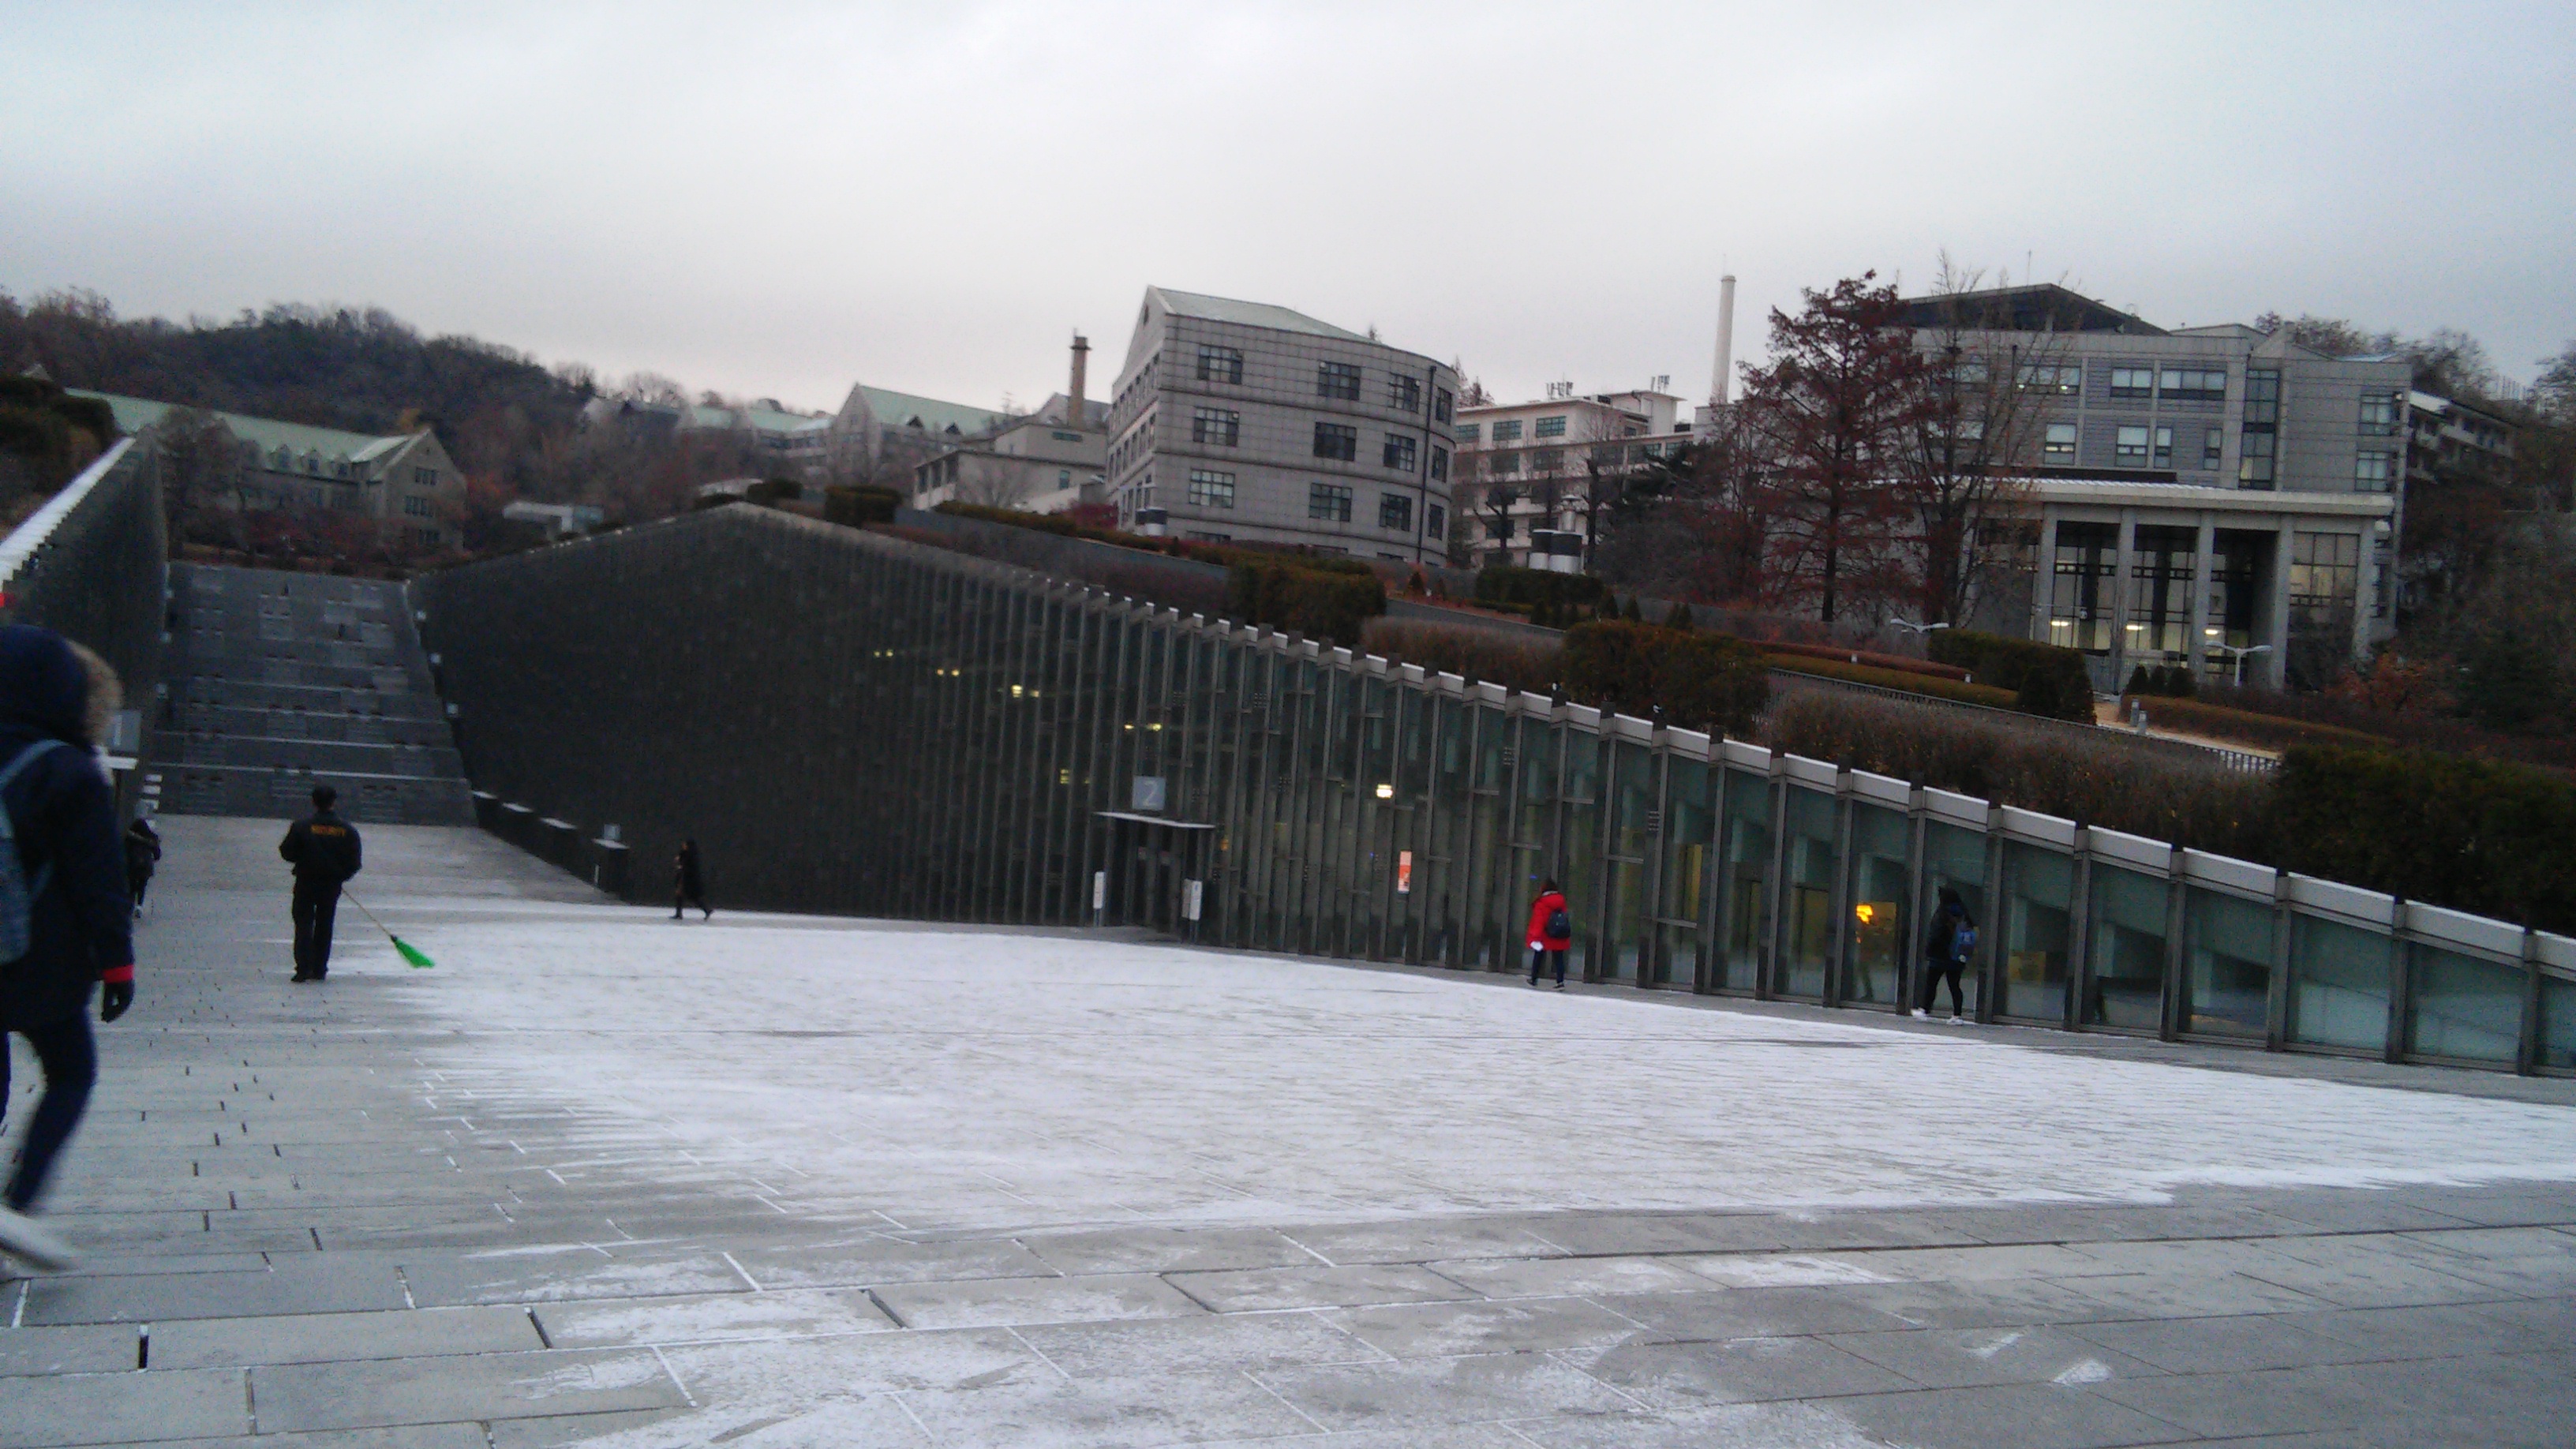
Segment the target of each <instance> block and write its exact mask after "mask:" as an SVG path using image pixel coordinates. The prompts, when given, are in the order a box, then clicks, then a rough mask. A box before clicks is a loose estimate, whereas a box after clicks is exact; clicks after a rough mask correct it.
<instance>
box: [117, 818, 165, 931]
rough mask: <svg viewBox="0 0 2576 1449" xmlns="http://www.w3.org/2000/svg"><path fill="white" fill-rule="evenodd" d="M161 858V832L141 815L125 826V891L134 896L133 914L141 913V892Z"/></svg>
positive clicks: (149, 887)
mask: <svg viewBox="0 0 2576 1449" xmlns="http://www.w3.org/2000/svg"><path fill="white" fill-rule="evenodd" d="M160 860H161V832H160V831H157V830H155V829H153V828H152V822H151V821H150V820H147V819H145V818H144V817H143V816H140V815H137V816H135V817H134V823H133V824H131V825H128V826H126V827H125V893H126V894H127V895H130V896H132V897H134V914H136V915H138V916H140V915H142V914H143V893H144V892H145V891H147V890H149V889H151V887H152V870H153V867H154V866H156V865H157V864H159V862H160Z"/></svg>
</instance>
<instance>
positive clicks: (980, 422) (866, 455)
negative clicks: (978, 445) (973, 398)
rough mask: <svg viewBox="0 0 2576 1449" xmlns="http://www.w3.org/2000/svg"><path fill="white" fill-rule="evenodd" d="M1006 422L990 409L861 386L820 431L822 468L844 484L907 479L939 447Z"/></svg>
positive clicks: (987, 432)
mask: <svg viewBox="0 0 2576 1449" xmlns="http://www.w3.org/2000/svg"><path fill="white" fill-rule="evenodd" d="M1009 421H1010V419H1009V418H1008V417H1006V416H1004V415H1003V414H1001V413H999V412H996V411H994V410H992V409H990V408H979V407H974V406H971V405H969V404H966V403H952V402H941V401H939V400H938V399H937V398H927V397H915V396H913V395H912V394H911V393H905V392H892V391H889V390H887V389H885V388H881V387H869V386H868V385H866V384H865V383H861V384H858V385H857V386H854V387H852V388H851V389H850V395H849V396H848V397H847V398H846V399H844V400H843V401H842V403H841V410H840V411H839V412H838V413H835V414H833V416H832V418H831V421H830V422H829V423H828V424H826V425H825V427H824V430H823V431H824V443H823V455H824V461H825V467H826V469H827V470H828V471H829V473H830V474H831V476H833V477H834V478H836V479H839V480H842V481H845V482H893V484H894V486H896V487H901V486H903V484H902V483H901V482H899V481H894V480H903V479H908V478H909V475H910V474H911V472H912V469H913V467H914V466H915V465H916V464H919V463H921V462H922V461H924V460H926V459H928V458H929V457H931V456H932V455H933V454H935V453H937V452H939V451H940V450H941V449H943V448H951V447H955V446H957V445H958V444H960V443H964V442H966V441H968V440H969V439H973V438H981V437H986V436H989V435H990V434H991V433H992V432H993V431H994V430H995V429H997V428H999V427H1001V426H1002V425H1003V424H1005V423H1007V422H1009Z"/></svg>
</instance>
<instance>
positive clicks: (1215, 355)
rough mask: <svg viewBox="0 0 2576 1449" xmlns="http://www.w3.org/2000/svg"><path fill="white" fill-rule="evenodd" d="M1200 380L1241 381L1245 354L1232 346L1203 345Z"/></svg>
mask: <svg viewBox="0 0 2576 1449" xmlns="http://www.w3.org/2000/svg"><path fill="white" fill-rule="evenodd" d="M1199 381H1201V382H1225V383H1241V382H1242V381H1243V354H1242V353H1241V352H1238V351H1236V350H1235V349H1233V348H1231V347H1201V348H1200V349H1199Z"/></svg>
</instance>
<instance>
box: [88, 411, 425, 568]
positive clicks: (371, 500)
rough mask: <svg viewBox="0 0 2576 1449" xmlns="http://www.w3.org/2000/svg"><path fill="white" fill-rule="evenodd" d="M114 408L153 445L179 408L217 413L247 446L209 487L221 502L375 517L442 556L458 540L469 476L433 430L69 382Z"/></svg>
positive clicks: (126, 426) (123, 425)
mask: <svg viewBox="0 0 2576 1449" xmlns="http://www.w3.org/2000/svg"><path fill="white" fill-rule="evenodd" d="M71 391H72V392H73V393H75V394H76V395H77V396H80V397H94V398H97V399H99V400H100V401H102V402H105V403H106V404H107V405H108V407H110V408H111V409H113V410H114V411H115V413H116V426H117V430H118V431H119V432H122V433H125V434H127V435H129V436H131V437H134V438H136V439H138V440H139V442H140V444H141V446H142V447H143V448H145V449H146V450H147V452H149V451H152V450H157V449H158V447H159V446H160V444H161V441H162V438H161V434H162V432H163V430H164V424H165V422H166V421H167V420H169V419H170V417H171V415H172V414H173V413H178V414H181V415H182V416H188V415H193V416H196V417H204V418H212V419H213V420H214V421H216V422H217V423H220V424H222V425H223V427H224V428H225V429H226V430H227V431H229V432H230V433H231V434H232V435H233V437H234V438H235V439H236V440H238V441H239V443H240V445H241V446H240V452H239V456H238V458H237V459H236V467H237V470H238V471H237V472H236V473H235V475H234V476H233V478H232V479H231V480H230V482H229V485H228V486H224V487H219V488H214V489H211V490H210V491H209V497H208V501H209V502H210V503H212V504H213V506H215V507H219V508H237V509H268V508H287V509H333V510H337V511H340V512H347V513H357V514H362V515H364V516H366V517H369V518H372V519H375V520H376V521H377V530H378V533H379V534H380V535H381V536H382V537H383V538H384V539H385V540H386V541H388V542H391V543H399V544H400V545H401V546H402V547H404V548H405V549H407V550H410V551H413V552H419V553H435V552H437V551H439V550H441V549H444V548H447V547H449V546H451V545H453V544H455V543H456V542H457V539H458V535H457V518H458V517H459V515H460V514H461V513H462V512H463V510H464V506H465V475H464V474H463V473H462V472H460V471H458V469H457V467H456V464H455V463H454V462H453V461H451V460H450V459H449V458H448V456H447V450H446V449H445V448H442V447H440V446H439V443H438V435H437V434H436V433H434V432H432V431H430V430H429V429H427V428H422V429H421V430H419V431H418V432H413V433H392V434H387V435H384V436H381V437H378V436H371V435H369V434H366V433H349V432H342V431H340V430H339V429H337V428H316V427H308V426H306V425H305V424H303V423H283V422H279V421H277V420H276V419H274V418H254V417H248V416H245V415H243V414H241V413H221V412H206V411H197V410H193V409H186V408H182V407H180V406H178V405H177V404H173V403H164V402H153V401H151V400H149V399H147V398H138V397H119V396H117V395H115V394H113V393H103V392H85V391H82V390H80V389H77V388H75V389H71Z"/></svg>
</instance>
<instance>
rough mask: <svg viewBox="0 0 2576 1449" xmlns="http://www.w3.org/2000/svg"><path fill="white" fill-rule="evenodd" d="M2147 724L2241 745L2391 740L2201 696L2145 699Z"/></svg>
mask: <svg viewBox="0 0 2576 1449" xmlns="http://www.w3.org/2000/svg"><path fill="white" fill-rule="evenodd" d="M2144 703H2145V704H2146V710H2147V723H2148V724H2149V725H2151V726H2161V727H2162V728H2165V729H2170V730H2180V731H2182V732H2184V733H2186V734H2195V735H2207V736H2209V737H2210V738H2211V739H2217V740H2233V741H2235V742H2236V743H2238V744H2246V745H2257V746H2261V747H2263V748H2266V749H2275V750H2279V749H2287V748H2289V747H2290V746H2292V745H2335V746H2341V747H2343V748H2346V749H2385V748H2388V747H2389V744H2388V741H2386V740H2382V739H2379V738H2376V737H2375V736H2372V735H2367V734H2364V733H2362V732H2361V731H2359V730H2348V729H2343V728H2340V727H2338V726H2335V725H2325V724H2308V723H2305V722H2303V721H2300V720H2294V719H2283V718H2281V717H2280V716H2279V715H2270V714H2256V713H2254V712H2253V711H2251V710H2243V709H2230V708H2228V707H2227V706H2226V705H2223V704H2211V703H2208V702H2207V701H2205V700H2198V699H2154V700H2148V701H2145V702H2144Z"/></svg>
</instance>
